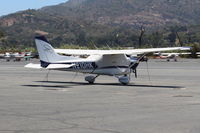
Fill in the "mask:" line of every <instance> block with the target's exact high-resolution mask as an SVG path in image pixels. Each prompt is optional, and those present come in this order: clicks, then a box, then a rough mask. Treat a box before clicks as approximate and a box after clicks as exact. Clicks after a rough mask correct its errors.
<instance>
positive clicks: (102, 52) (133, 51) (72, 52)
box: [54, 47, 190, 55]
mask: <svg viewBox="0 0 200 133" xmlns="http://www.w3.org/2000/svg"><path fill="white" fill-rule="evenodd" d="M54 50H55V52H56V53H61V54H67V55H95V54H96V55H110V54H127V55H134V54H143V53H150V52H160V51H173V50H190V47H169V48H149V49H129V50H82V49H54Z"/></svg>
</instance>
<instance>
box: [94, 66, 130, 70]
mask: <svg viewBox="0 0 200 133" xmlns="http://www.w3.org/2000/svg"><path fill="white" fill-rule="evenodd" d="M109 68H129V66H106V67H100V68H98V69H109Z"/></svg>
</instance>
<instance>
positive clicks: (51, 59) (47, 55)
mask: <svg viewBox="0 0 200 133" xmlns="http://www.w3.org/2000/svg"><path fill="white" fill-rule="evenodd" d="M35 43H36V46H37V50H38V53H39V57H40V61H41V66H42V67H47V66H48V65H49V64H51V63H56V62H59V61H64V60H67V59H68V58H67V57H66V56H61V55H59V54H57V53H56V52H55V51H54V49H53V47H52V46H51V45H50V44H49V42H48V41H47V39H46V38H45V37H44V36H37V37H35Z"/></svg>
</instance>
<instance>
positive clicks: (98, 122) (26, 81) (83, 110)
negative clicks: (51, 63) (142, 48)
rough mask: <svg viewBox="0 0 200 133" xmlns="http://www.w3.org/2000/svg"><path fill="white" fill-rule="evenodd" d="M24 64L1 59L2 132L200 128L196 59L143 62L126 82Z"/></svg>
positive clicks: (148, 132) (149, 132)
mask: <svg viewBox="0 0 200 133" xmlns="http://www.w3.org/2000/svg"><path fill="white" fill-rule="evenodd" d="M34 62H37V61H34ZM27 63H28V62H5V61H3V60H1V61H0V133H199V132H200V60H199V59H180V60H179V61H178V62H166V61H165V60H150V61H149V62H148V64H146V63H145V62H142V63H141V64H140V65H139V68H138V78H137V79H135V78H134V74H132V76H131V78H132V80H131V83H130V84H129V85H127V86H123V85H121V84H120V83H118V80H117V79H116V78H114V77H109V76H100V77H98V78H97V79H96V82H95V84H93V85H90V84H87V82H85V81H84V76H85V74H76V73H71V72H59V71H50V72H49V75H48V78H47V72H48V71H45V70H33V69H27V68H24V67H23V66H24V65H25V64H27ZM147 68H148V69H147ZM47 80H48V82H47Z"/></svg>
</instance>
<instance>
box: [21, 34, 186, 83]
mask: <svg viewBox="0 0 200 133" xmlns="http://www.w3.org/2000/svg"><path fill="white" fill-rule="evenodd" d="M35 43H36V46H37V50H38V53H39V58H40V64H32V63H30V64H27V65H26V66H25V67H27V68H36V69H48V70H60V71H73V72H80V73H89V74H94V75H95V76H91V75H90V76H86V77H85V80H86V81H87V82H89V83H94V81H95V79H96V78H97V77H98V76H100V75H108V76H114V77H117V78H118V80H119V82H120V83H122V84H128V83H129V82H130V74H131V73H132V72H133V73H135V74H136V68H137V66H138V64H139V62H140V60H141V59H142V58H143V56H144V55H145V54H146V53H149V52H158V51H169V50H190V48H189V47H171V48H151V49H133V50H76V49H53V47H52V46H51V45H50V44H49V42H48V41H47V40H46V38H45V37H44V36H38V37H35ZM56 52H58V53H65V54H67V55H89V56H88V57H87V58H80V57H78V56H63V55H59V54H57V53H56ZM138 53H140V54H141V53H143V55H142V56H141V57H139V58H138V59H135V58H131V55H135V54H138ZM136 76H137V75H136Z"/></svg>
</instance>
